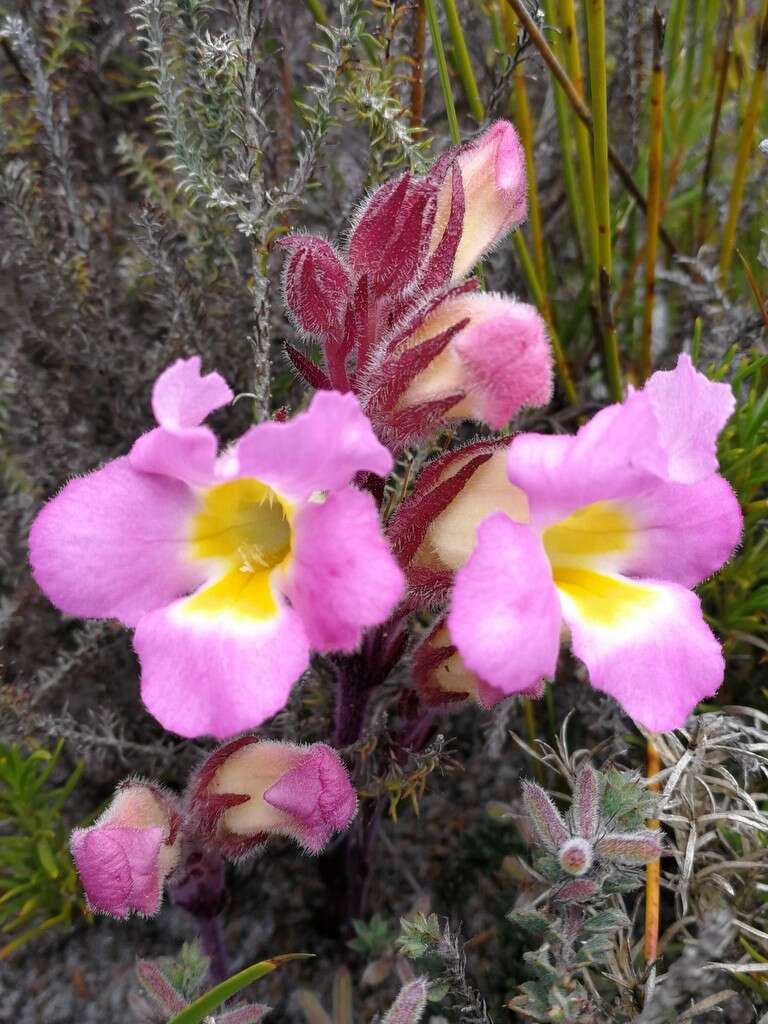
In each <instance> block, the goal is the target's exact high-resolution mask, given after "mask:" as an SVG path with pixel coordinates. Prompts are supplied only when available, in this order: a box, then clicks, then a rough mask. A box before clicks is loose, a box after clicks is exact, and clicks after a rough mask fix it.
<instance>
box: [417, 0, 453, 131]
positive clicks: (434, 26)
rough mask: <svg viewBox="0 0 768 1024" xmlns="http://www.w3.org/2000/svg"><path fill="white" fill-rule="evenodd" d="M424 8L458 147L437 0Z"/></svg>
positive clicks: (447, 115)
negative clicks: (436, 5)
mask: <svg viewBox="0 0 768 1024" xmlns="http://www.w3.org/2000/svg"><path fill="white" fill-rule="evenodd" d="M424 7H425V9H426V12H427V21H428V23H429V34H430V36H431V38H432V49H433V50H434V51H435V61H436V62H437V73H438V75H439V77H440V88H441V89H442V90H443V102H444V103H445V114H446V117H447V118H448V130H449V132H450V133H451V139H452V140H453V142H454V143H455V144H456V145H458V144H459V143H460V142H461V132H460V131H459V121H458V118H457V117H456V104H455V103H454V102H453V93H452V92H451V78H450V75H449V73H448V62H447V61H446V59H445V48H444V47H443V40H442V36H441V35H440V22H439V20H438V17H437V9H436V7H435V0H424Z"/></svg>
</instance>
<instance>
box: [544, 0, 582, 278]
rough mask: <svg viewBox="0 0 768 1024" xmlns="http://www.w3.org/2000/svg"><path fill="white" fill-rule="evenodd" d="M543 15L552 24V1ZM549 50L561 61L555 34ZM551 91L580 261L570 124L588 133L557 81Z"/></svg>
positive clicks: (579, 224)
mask: <svg viewBox="0 0 768 1024" xmlns="http://www.w3.org/2000/svg"><path fill="white" fill-rule="evenodd" d="M544 16H545V17H546V19H547V22H548V24H550V25H555V24H556V20H555V7H554V0H544ZM552 50H553V52H554V54H555V56H556V57H558V59H559V60H560V61H562V59H563V54H562V46H561V45H560V39H559V37H558V35H557V33H555V34H554V35H553V38H552ZM554 90H555V92H554V96H555V118H556V120H557V134H558V137H559V140H560V157H561V160H562V162H563V183H564V185H565V195H566V198H567V200H568V209H569V210H570V213H571V220H572V221H573V226H574V229H575V231H576V240H577V242H578V248H579V253H580V254H581V257H582V262H584V254H585V252H586V244H585V227H584V216H583V203H582V202H581V201H580V197H579V187H578V180H577V178H576V167H575V164H574V160H573V153H572V152H571V139H572V138H573V130H574V127H576V130H577V131H578V130H579V129H582V130H583V131H584V134H585V136H586V139H587V144H589V134H588V133H587V130H586V128H584V126H583V125H582V124H581V122H580V121H579V120H578V118H576V123H575V126H574V125H573V123H572V119H571V114H570V109H569V107H568V101H567V99H566V96H565V93H564V92H563V87H562V86H561V85H560V84H559V82H557V81H556V82H555V85H554ZM590 170H591V167H590ZM592 201H593V204H594V196H593V197H592Z"/></svg>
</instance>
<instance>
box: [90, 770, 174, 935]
mask: <svg viewBox="0 0 768 1024" xmlns="http://www.w3.org/2000/svg"><path fill="white" fill-rule="evenodd" d="M180 824H181V818H180V815H179V812H178V810H177V807H176V802H175V800H174V798H173V797H172V796H170V794H168V793H166V792H165V791H164V790H162V789H161V788H160V787H159V786H155V785H153V784H150V783H143V782H127V783H125V784H124V785H122V786H121V787H120V788H119V789H118V790H117V792H116V793H115V796H114V799H113V800H112V803H111V804H110V805H109V807H108V808H107V809H106V810H105V811H104V813H103V814H102V815H101V817H99V819H98V820H97V821H96V822H95V824H93V825H92V826H91V827H90V828H77V829H75V830H74V832H73V833H72V838H71V840H70V849H71V850H72V856H73V858H74V861H75V865H76V867H77V871H78V874H79V875H80V880H81V882H82V883H83V889H84V890H85V894H86V897H87V899H88V905H89V907H90V908H91V910H93V911H95V912H98V913H102V914H112V915H113V916H114V917H128V915H129V914H130V913H131V912H132V911H136V912H137V913H139V914H146V915H147V916H152V915H154V914H156V913H157V912H158V910H159V909H160V902H161V899H162V894H163V884H164V882H165V880H166V878H167V877H168V876H169V875H170V874H171V872H172V871H173V870H174V868H175V867H176V865H177V864H178V862H179V855H180V848H181V836H180V832H179V827H180Z"/></svg>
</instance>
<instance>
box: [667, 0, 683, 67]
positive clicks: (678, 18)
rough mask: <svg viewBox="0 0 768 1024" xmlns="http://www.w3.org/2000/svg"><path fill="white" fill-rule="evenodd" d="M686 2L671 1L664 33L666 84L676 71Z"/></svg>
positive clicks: (679, 0) (680, 0)
mask: <svg viewBox="0 0 768 1024" xmlns="http://www.w3.org/2000/svg"><path fill="white" fill-rule="evenodd" d="M686 3H687V0H673V2H672V6H671V8H670V10H669V17H668V18H667V30H666V33H665V47H664V49H665V56H666V63H667V82H668V84H669V85H671V84H672V80H673V78H674V77H675V72H676V71H677V59H678V57H679V56H680V44H681V41H682V38H683V23H684V22H685V8H686Z"/></svg>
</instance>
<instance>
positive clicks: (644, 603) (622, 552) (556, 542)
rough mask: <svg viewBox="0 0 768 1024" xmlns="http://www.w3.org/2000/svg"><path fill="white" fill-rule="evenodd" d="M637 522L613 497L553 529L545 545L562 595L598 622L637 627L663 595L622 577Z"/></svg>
mask: <svg viewBox="0 0 768 1024" xmlns="http://www.w3.org/2000/svg"><path fill="white" fill-rule="evenodd" d="M633 529H634V526H633V523H632V520H631V519H630V518H629V516H628V515H627V512H626V510H625V509H624V508H623V507H622V506H621V505H620V504H619V503H618V502H613V501H596V502H594V503H593V504H591V505H585V506H584V508H580V509H578V510H577V511H576V512H574V513H572V515H570V516H568V517H567V518H565V519H563V520H561V521H560V522H559V523H555V524H554V525H552V526H550V527H548V528H547V529H546V530H545V531H544V533H543V535H542V543H543V544H544V550H545V551H546V553H547V557H548V558H549V561H550V563H551V565H552V578H553V580H554V583H555V586H556V587H557V590H558V592H559V594H560V597H561V599H563V598H564V599H565V600H566V601H569V602H571V603H572V605H573V606H574V607H575V608H576V609H577V610H578V613H579V614H580V615H581V616H582V617H583V618H584V619H587V620H589V621H590V622H591V623H593V624H594V625H596V626H603V627H606V628H610V629H625V630H626V629H632V628H633V626H634V625H636V624H637V622H638V621H642V620H643V617H644V616H645V614H646V613H647V612H649V611H650V610H651V608H652V607H654V606H655V605H656V604H657V602H658V594H657V593H656V592H655V591H654V590H653V589H652V588H651V587H647V586H644V585H643V584H642V583H641V582H638V581H636V580H633V579H628V578H625V577H623V576H622V575H621V569H622V562H623V561H624V559H625V558H626V555H627V554H628V553H630V552H631V551H632V548H633V547H634V544H635V539H634V535H633Z"/></svg>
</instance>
